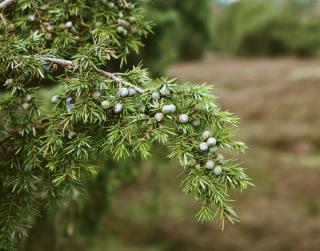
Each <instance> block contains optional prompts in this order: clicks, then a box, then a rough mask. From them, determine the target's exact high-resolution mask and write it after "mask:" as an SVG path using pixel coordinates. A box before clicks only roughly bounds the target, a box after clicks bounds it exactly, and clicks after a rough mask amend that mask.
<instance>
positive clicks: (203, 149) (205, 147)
mask: <svg viewBox="0 0 320 251" xmlns="http://www.w3.org/2000/svg"><path fill="white" fill-rule="evenodd" d="M199 149H200V150H201V151H203V152H204V151H207V150H208V144H207V143H206V142H202V143H200V145H199Z"/></svg>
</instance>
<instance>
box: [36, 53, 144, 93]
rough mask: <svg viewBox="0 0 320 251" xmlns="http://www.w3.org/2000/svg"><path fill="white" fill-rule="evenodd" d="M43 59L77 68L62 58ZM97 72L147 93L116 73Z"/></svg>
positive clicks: (99, 70)
mask: <svg viewBox="0 0 320 251" xmlns="http://www.w3.org/2000/svg"><path fill="white" fill-rule="evenodd" d="M41 59H42V60H43V61H46V62H50V63H54V64H58V65H61V66H64V67H68V66H73V67H74V68H75V69H76V68H77V66H76V65H75V64H74V63H73V62H72V61H71V60H66V59H60V58H52V57H41ZM96 71H97V72H99V73H100V74H102V75H104V76H106V77H107V78H110V79H112V80H113V81H115V82H117V83H119V84H121V85H126V86H130V87H132V88H134V89H135V90H136V91H137V92H139V93H145V92H146V90H144V89H142V88H140V87H138V86H136V85H133V84H131V83H129V82H128V81H126V80H124V79H123V78H121V77H119V76H117V75H116V74H114V73H111V72H107V71H105V70H101V69H96Z"/></svg>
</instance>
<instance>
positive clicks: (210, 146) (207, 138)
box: [151, 85, 224, 176]
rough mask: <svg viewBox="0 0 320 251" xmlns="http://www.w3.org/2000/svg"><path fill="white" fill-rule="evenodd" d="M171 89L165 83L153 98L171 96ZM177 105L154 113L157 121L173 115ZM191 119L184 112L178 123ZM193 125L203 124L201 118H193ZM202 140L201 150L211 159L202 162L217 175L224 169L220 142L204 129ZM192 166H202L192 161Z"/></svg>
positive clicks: (153, 93)
mask: <svg viewBox="0 0 320 251" xmlns="http://www.w3.org/2000/svg"><path fill="white" fill-rule="evenodd" d="M170 94H172V93H171V91H170V89H169V88H168V87H167V86H165V85H163V86H162V88H161V89H160V90H159V91H153V92H152V93H151V99H152V100H154V101H155V102H158V101H159V100H160V99H161V98H169V96H170ZM176 110H177V107H176V105H175V104H166V105H163V106H162V107H161V112H156V114H155V115H154V119H155V121H156V122H161V121H163V120H164V119H165V117H166V115H171V114H173V113H175V112H176ZM189 120H190V118H189V115H188V114H187V113H182V114H180V115H178V123H180V124H186V123H188V122H189ZM191 124H192V126H193V127H199V126H200V125H201V121H200V119H193V120H192V121H191ZM202 140H203V141H202V142H200V143H199V150H200V152H201V153H205V152H207V153H208V157H209V159H208V160H206V161H205V162H204V163H202V161H199V162H201V164H202V165H203V166H204V167H205V168H206V169H208V170H210V171H211V170H212V171H213V173H214V174H215V175H216V176H219V175H220V174H221V173H222V171H223V169H222V162H223V160H224V158H223V156H222V155H221V154H217V150H218V142H217V139H216V138H215V137H213V136H212V133H211V132H210V131H204V132H203V133H202ZM192 166H196V167H201V165H200V164H196V163H192Z"/></svg>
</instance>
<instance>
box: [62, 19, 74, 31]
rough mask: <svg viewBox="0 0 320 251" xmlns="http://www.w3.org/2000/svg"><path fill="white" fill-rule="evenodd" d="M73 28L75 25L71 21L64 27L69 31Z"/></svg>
mask: <svg viewBox="0 0 320 251" xmlns="http://www.w3.org/2000/svg"><path fill="white" fill-rule="evenodd" d="M72 26H73V23H72V22H71V21H68V22H66V23H65V24H64V27H66V28H67V29H69V28H71V27H72Z"/></svg>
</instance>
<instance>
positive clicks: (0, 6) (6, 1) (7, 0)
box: [0, 0, 14, 9]
mask: <svg viewBox="0 0 320 251" xmlns="http://www.w3.org/2000/svg"><path fill="white" fill-rule="evenodd" d="M13 1H14V0H4V1H2V2H1V3H0V9H4V8H5V7H7V6H8V5H10V4H12V3H13Z"/></svg>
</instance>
